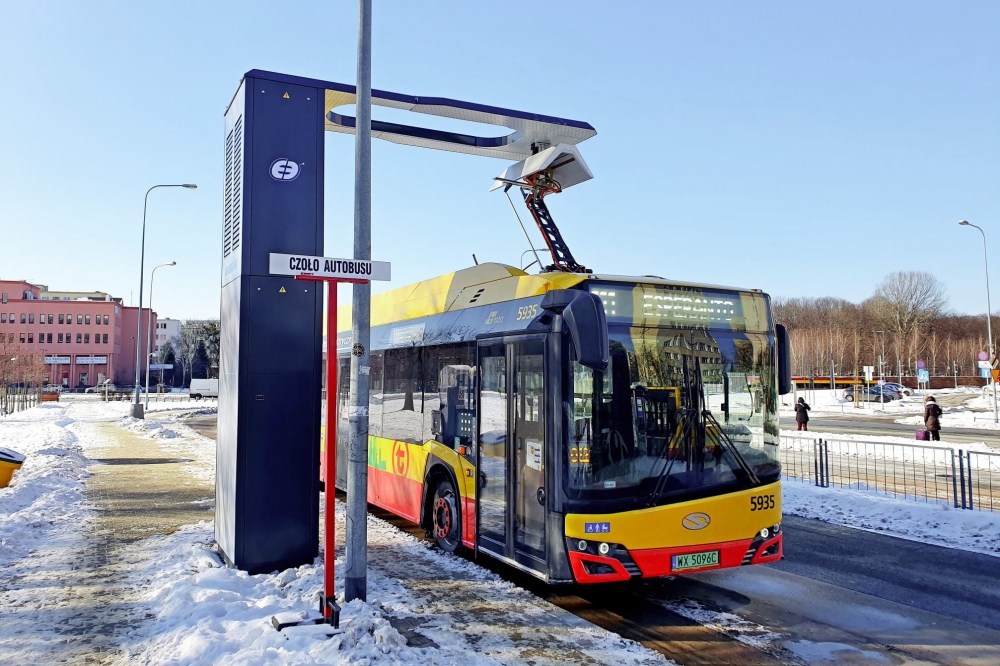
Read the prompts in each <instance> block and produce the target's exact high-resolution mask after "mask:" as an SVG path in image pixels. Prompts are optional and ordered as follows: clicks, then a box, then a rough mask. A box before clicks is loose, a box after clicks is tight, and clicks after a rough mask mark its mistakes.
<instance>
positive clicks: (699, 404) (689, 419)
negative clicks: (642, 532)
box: [644, 357, 760, 507]
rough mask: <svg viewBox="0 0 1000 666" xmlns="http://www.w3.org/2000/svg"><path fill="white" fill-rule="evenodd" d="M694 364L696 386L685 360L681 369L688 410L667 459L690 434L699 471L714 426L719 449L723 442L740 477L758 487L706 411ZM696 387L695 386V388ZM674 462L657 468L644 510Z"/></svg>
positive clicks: (681, 414) (740, 456)
mask: <svg viewBox="0 0 1000 666" xmlns="http://www.w3.org/2000/svg"><path fill="white" fill-rule="evenodd" d="M694 363H695V369H694V373H695V382H692V381H691V378H690V374H689V368H688V363H687V360H686V359H685V362H684V365H683V379H684V384H683V396H684V398H686V402H687V405H689V406H687V407H685V408H683V409H681V410H678V414H679V418H680V421H681V427H680V428H679V429H678V430H679V431H678V432H677V433H676V434H675V436H674V437H672V438H671V439H670V441H669V443H668V444H667V455H668V456H669V453H670V450H671V448H672V445H673V444H674V443H675V442H678V441H679V442H687V441H689V439H690V438H691V437H692V430H693V431H694V432H693V435H694V439H695V440H696V441H694V442H690V446H691V447H692V448H693V449H694V450H695V451H698V452H699V453H700V456H698V459H697V461H696V462H699V463H700V465H701V467H702V468H704V465H705V448H706V447H705V444H706V441H705V440H706V434H707V432H708V425H709V423H711V424H713V425H714V426H715V429H716V431H717V432H718V433H719V442H718V443H719V445H720V446H721V444H722V439H723V438H725V441H726V444H727V446H726V448H727V449H728V450H729V452H730V453H732V454H733V458H734V459H735V460H736V464H737V465H738V466H739V468H740V469H741V470H743V473H744V474H746V475H747V478H748V479H749V480H750V483H751V485H754V486H759V485H760V479H759V478H758V477H757V474H756V473H755V472H754V471H753V468H752V467H751V466H750V464H749V463H748V462H747V460H746V458H744V457H743V454H742V453H740V452H739V450H738V449H737V448H736V445H735V444H734V443H733V440H732V439H730V438H729V435H728V434H726V432H725V431H724V430H723V429H722V426H721V425H720V424H719V422H718V421H717V420H716V418H715V417H714V416H713V415H712V411H711V410H710V409H708V408H706V407H705V386H704V384H703V383H702V382H701V381H700V380H701V362H700V360H699V359H698V358H697V357H696V358H695V359H694ZM695 383H696V384H695ZM676 461H677V458H668V459H665V460H664V461H663V466H662V467H661V468H660V472H659V474H657V476H656V483H654V484H653V489H652V490H651V491H650V493H649V495H647V496H646V499H645V503H644V506H647V507H651V506H653V505H654V504H655V503H656V500H657V499H658V498H659V496H660V494H661V493H662V492H663V488H664V486H665V485H666V482H667V479H668V478H669V476H670V472H671V470H672V469H673V467H674V463H675V462H676Z"/></svg>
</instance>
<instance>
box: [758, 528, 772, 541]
mask: <svg viewBox="0 0 1000 666" xmlns="http://www.w3.org/2000/svg"><path fill="white" fill-rule="evenodd" d="M769 534H771V533H770V532H769V531H768V529H767V528H766V527H765V528H764V529H762V530H761V531H760V538H761V539H766V538H767V537H768V535H769Z"/></svg>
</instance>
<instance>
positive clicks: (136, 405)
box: [132, 183, 198, 419]
mask: <svg viewBox="0 0 1000 666" xmlns="http://www.w3.org/2000/svg"><path fill="white" fill-rule="evenodd" d="M158 187H185V188H187V189H189V190H194V189H197V188H198V186H197V185H193V184H191V183H184V184H183V185H153V186H152V187H151V188H149V189H148V190H146V196H145V197H144V198H143V200H142V245H141V247H140V249H139V312H138V314H137V315H136V317H135V318H136V320H138V321H137V324H136V333H135V402H133V403H132V417H133V418H137V419H141V418H143V411H142V404H141V403H140V402H139V370H140V369H141V367H142V366H141V365H140V363H139V343H140V342H141V341H142V278H143V277H144V274H145V272H146V207H147V205H148V204H149V193H150V192H152V191H153V190H155V189H156V188H158Z"/></svg>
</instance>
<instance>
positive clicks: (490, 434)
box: [478, 342, 509, 556]
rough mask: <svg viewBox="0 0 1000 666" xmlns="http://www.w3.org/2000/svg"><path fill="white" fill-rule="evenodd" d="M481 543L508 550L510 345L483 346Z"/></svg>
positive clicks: (503, 552) (495, 549) (497, 550)
mask: <svg viewBox="0 0 1000 666" xmlns="http://www.w3.org/2000/svg"><path fill="white" fill-rule="evenodd" d="M479 373H480V375H479V376H480V380H479V383H480V386H479V442H478V448H479V492H478V498H479V546H480V547H481V548H484V549H486V550H489V551H491V552H494V553H497V554H499V555H502V556H506V554H507V415H508V407H509V405H508V400H507V348H506V345H504V344H503V343H502V342H495V343H489V344H482V345H480V347H479Z"/></svg>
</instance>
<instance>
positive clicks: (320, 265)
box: [269, 252, 391, 280]
mask: <svg viewBox="0 0 1000 666" xmlns="http://www.w3.org/2000/svg"><path fill="white" fill-rule="evenodd" d="M389 267H390V264H389V262H388V261H364V260H361V259H334V258H332V257H310V256H307V255H304V254H277V253H274V252H272V253H271V260H270V264H269V269H270V272H271V275H310V276H313V277H323V278H335V279H342V280H390V279H391V278H390V270H389Z"/></svg>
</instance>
